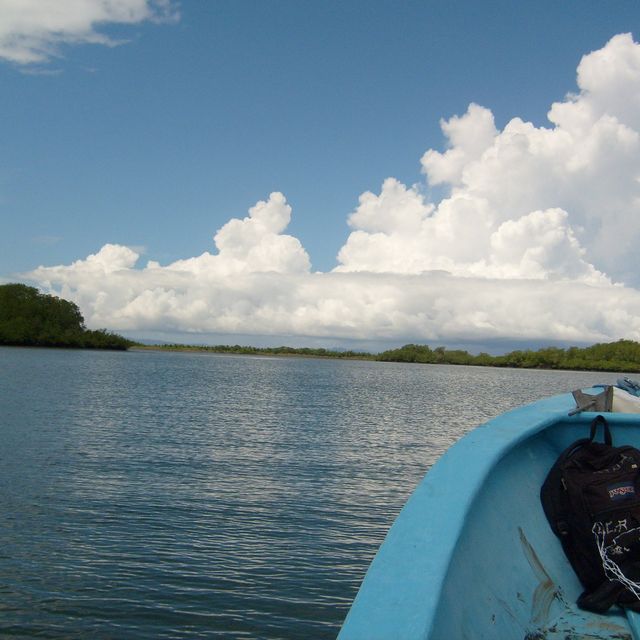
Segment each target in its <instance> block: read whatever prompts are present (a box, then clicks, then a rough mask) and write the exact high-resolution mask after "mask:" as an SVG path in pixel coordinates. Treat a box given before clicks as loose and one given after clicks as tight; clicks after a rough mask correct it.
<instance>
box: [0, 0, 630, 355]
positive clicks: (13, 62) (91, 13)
mask: <svg viewBox="0 0 640 640" xmlns="http://www.w3.org/2000/svg"><path fill="white" fill-rule="evenodd" d="M639 21H640V5H638V3H637V2H635V1H627V2H625V1H618V2H614V3H603V2H595V1H592V0H584V1H581V2H577V1H576V2H564V3H558V2H555V1H554V2H552V1H550V0H543V1H541V2H537V3H525V2H513V1H511V0H510V1H506V0H499V1H495V2H491V3H477V2H472V1H471V0H465V1H455V0H454V1H447V2H444V1H443V2H435V1H434V2H426V1H424V2H415V1H407V2H402V3H397V2H391V1H385V2H361V1H356V0H350V1H349V2H337V1H331V0H330V1H326V2H305V1H297V0H279V1H275V0H264V1H263V2H257V1H252V2H248V1H244V0H237V1H233V2H232V1H230V0H228V1H215V2H214V1H211V2H205V1H200V2H187V1H183V2H174V1H171V0H162V1H161V0H158V1H155V2H154V1H151V0H119V1H118V2H117V3H113V2H111V1H107V0H73V1H69V2H65V3H62V4H61V3H59V2H56V1H55V0H20V1H18V0H0V77H1V80H2V88H3V99H2V107H1V108H2V110H3V112H4V117H3V118H1V119H0V128H1V133H2V140H3V144H2V150H1V151H0V218H1V220H2V229H3V232H2V234H0V282H13V281H22V282H27V283H30V284H34V285H36V286H38V287H39V288H41V289H42V290H43V291H46V292H51V293H55V294H57V295H61V296H63V297H65V298H67V299H70V300H74V301H75V302H76V303H78V305H79V306H80V309H81V311H82V313H83V315H84V317H85V319H86V321H87V325H88V326H89V327H90V328H97V327H108V328H109V329H111V330H114V331H118V332H121V333H124V334H126V335H131V336H135V337H149V338H154V337H155V338H159V339H169V340H176V341H180V342H228V343H234V342H239V341H240V342H244V343H247V342H251V343H253V344H276V343H277V344H326V345H328V346H334V345H340V344H344V345H348V346H354V345H355V346H357V345H359V344H362V345H365V346H366V347H367V348H375V345H382V346H387V345H394V344H396V345H397V344H404V343H406V342H423V343H425V342H426V343H429V344H432V345H435V344H446V345H465V346H468V345H474V344H477V345H482V346H486V345H491V344H498V343H505V342H507V343H522V344H527V343H531V344H534V343H535V344H544V343H545V342H548V343H551V342H555V341H558V342H562V343H576V344H583V343H590V342H596V341H610V340H615V339H619V338H630V339H634V340H640V271H639V270H638V268H637V267H638V259H637V247H638V242H639V241H640V44H638V43H637V41H636V37H637V34H638V26H639Z"/></svg>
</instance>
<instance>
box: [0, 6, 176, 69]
mask: <svg viewBox="0 0 640 640" xmlns="http://www.w3.org/2000/svg"><path fill="white" fill-rule="evenodd" d="M177 15H178V14H177V10H176V9H175V6H174V4H173V2H172V1H171V0H0V58H3V59H5V60H8V61H10V62H14V63H16V64H19V65H31V64H34V63H44V62H47V61H48V60H49V59H50V58H51V57H52V56H56V55H58V52H59V48H60V45H62V44H102V45H109V46H113V45H115V44H117V42H115V41H114V40H112V39H111V38H109V37H108V36H106V35H104V34H103V33H100V32H99V31H97V28H98V27H100V26H104V25H106V24H136V23H139V22H143V21H146V20H154V21H157V20H169V19H176V18H177Z"/></svg>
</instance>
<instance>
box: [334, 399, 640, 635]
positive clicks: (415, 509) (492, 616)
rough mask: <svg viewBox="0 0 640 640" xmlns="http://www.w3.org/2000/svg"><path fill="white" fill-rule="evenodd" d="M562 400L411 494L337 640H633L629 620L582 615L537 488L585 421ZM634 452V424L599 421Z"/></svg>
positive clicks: (493, 428)
mask: <svg viewBox="0 0 640 640" xmlns="http://www.w3.org/2000/svg"><path fill="white" fill-rule="evenodd" d="M574 406H575V404H574V402H573V398H572V396H571V395H570V394H566V395H563V396H557V397H554V398H550V399H547V400H544V401H541V402H538V403H535V404H532V405H529V406H526V407H522V408H520V409H517V410H515V411H511V412H509V413H505V414H504V415H502V416H500V417H498V418H496V419H494V420H492V421H490V422H488V423H487V424H485V425H482V426H481V427H478V428H477V429H475V430H474V431H472V432H471V433H469V434H468V435H467V436H465V437H464V438H462V439H461V440H460V441H459V442H458V443H456V444H455V445H454V446H453V447H451V449H449V451H447V452H446V453H445V455H444V456H443V457H442V458H441V459H440V460H439V461H438V463H437V464H435V465H434V466H433V468H432V469H431V470H430V471H429V473H428V474H427V475H426V476H425V478H424V480H423V481H422V482H421V484H420V485H419V486H418V487H417V489H416V490H415V492H414V493H413V495H412V496H411V498H410V499H409V500H408V502H407V504H406V505H405V507H404V508H403V510H402V512H401V513H400V515H399V516H398V518H397V520H396V522H395V523H394V524H393V526H392V527H391V529H390V530H389V533H388V535H387V537H386V539H385V541H384V543H383V544H382V546H381V547H380V550H379V551H378V554H377V555H376V557H375V558H374V560H373V562H372V564H371V566H370V568H369V571H368V572H367V575H366V576H365V579H364V581H363V583H362V586H361V588H360V591H359V593H358V595H357V597H356V599H355V601H354V603H353V605H352V607H351V610H350V612H349V614H348V616H347V618H346V620H345V623H344V625H343V628H342V630H341V632H340V635H339V639H340V640H376V639H385V640H386V639H392V638H398V639H406V640H427V639H428V640H458V639H460V640H462V639H465V640H467V639H468V640H477V639H485V638H486V639H487V640H497V639H505V640H512V639H516V638H518V639H526V640H543V639H548V640H556V639H557V640H560V639H562V640H566V639H567V638H568V639H570V640H578V639H581V638H585V639H586V638H589V639H593V638H601V639H614V638H615V639H617V640H620V639H629V640H631V639H637V638H640V632H638V631H637V630H636V629H635V628H636V626H637V627H638V628H640V625H638V623H637V616H636V615H635V614H625V612H623V611H622V610H620V609H617V608H614V609H612V610H611V612H610V613H608V614H607V615H595V614H591V613H589V612H585V611H581V610H580V609H578V608H577V606H576V605H575V601H576V599H577V597H578V596H579V594H580V593H581V591H582V588H581V586H580V584H579V582H578V580H577V578H576V577H575V574H574V573H573V571H572V569H571V567H570V565H569V564H568V562H567V560H566V558H565V556H564V554H563V551H562V549H561V547H560V544H559V542H558V540H557V539H556V538H555V536H554V535H553V533H552V532H551V530H550V528H549V525H548V523H547V520H546V518H545V516H544V513H543V511H542V507H541V505H540V499H539V495H540V487H541V485H542V482H543V481H544V479H545V477H546V475H547V473H548V471H549V469H550V468H551V466H552V464H553V463H554V461H555V460H556V458H557V457H558V455H559V453H560V452H561V451H562V450H563V449H564V448H565V447H567V446H568V445H569V444H570V443H571V442H573V441H575V440H577V439H578V438H582V437H584V436H585V434H586V433H588V425H589V424H590V422H591V420H592V419H593V417H594V416H595V415H596V414H593V413H583V414H580V415H576V416H573V417H568V415H567V414H568V412H569V411H570V410H571V409H572V408H573V407H574ZM607 420H608V421H609V423H610V424H611V426H612V433H613V437H614V443H616V444H631V445H634V446H636V447H638V448H640V415H639V414H620V413H612V414H607Z"/></svg>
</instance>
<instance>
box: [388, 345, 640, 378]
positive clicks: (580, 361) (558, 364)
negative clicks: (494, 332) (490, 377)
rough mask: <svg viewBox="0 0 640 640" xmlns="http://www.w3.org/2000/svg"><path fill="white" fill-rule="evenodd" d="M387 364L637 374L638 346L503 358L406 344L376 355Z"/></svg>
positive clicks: (552, 349) (551, 350)
mask: <svg viewBox="0 0 640 640" xmlns="http://www.w3.org/2000/svg"><path fill="white" fill-rule="evenodd" d="M377 359H378V360H383V361H386V362H424V363H431V364H471V365H479V366H485V367H515V368H520V369H571V370H585V371H620V372H629V373H630V372H640V344H639V343H637V342H633V341H632V340H618V342H612V343H609V344H595V345H593V346H591V347H585V348H579V347H570V348H568V349H561V348H558V347H547V348H545V349H538V350H537V351H530V350H526V351H511V352H510V353H506V354H505V355H503V356H490V355H489V354H488V353H481V354H479V355H477V356H473V355H471V354H469V353H467V352H466V351H460V350H448V349H445V348H444V347H438V348H436V349H430V348H429V347H427V346H423V345H417V344H407V345H405V346H404V347H401V348H400V349H392V350H390V351H384V352H383V353H380V354H379V355H378V356H377Z"/></svg>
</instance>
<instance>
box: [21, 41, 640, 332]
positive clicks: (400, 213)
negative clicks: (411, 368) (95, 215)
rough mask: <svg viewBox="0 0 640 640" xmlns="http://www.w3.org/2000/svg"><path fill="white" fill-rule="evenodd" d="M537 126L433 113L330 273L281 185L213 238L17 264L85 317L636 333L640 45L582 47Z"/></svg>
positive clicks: (639, 319)
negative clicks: (431, 191) (291, 229)
mask: <svg viewBox="0 0 640 640" xmlns="http://www.w3.org/2000/svg"><path fill="white" fill-rule="evenodd" d="M577 85H578V92H577V93H573V94H569V95H567V96H566V97H565V99H564V100H563V101H561V102H557V103H555V104H553V105H552V106H551V108H550V110H549V113H548V120H549V126H548V127H536V126H534V125H533V124H532V123H529V122H524V121H522V120H521V119H520V118H513V119H512V120H511V121H510V122H509V123H508V124H507V125H506V126H505V127H504V128H503V129H502V130H499V129H497V128H496V124H495V122H494V118H493V114H492V113H491V111H490V110H489V109H487V108H485V107H482V106H479V105H476V104H471V105H469V107H468V109H467V111H466V112H465V113H464V114H462V115H456V116H453V117H451V118H449V119H448V120H443V121H442V122H441V127H442V131H443V134H444V136H445V139H446V141H447V147H446V149H445V150H444V151H438V150H434V149H429V150H427V151H426V153H425V154H424V155H423V157H422V159H421V165H422V170H423V173H424V175H425V179H426V183H427V184H428V185H431V186H438V187H440V189H441V190H442V192H443V193H444V196H443V197H442V198H441V199H440V200H439V201H435V202H434V201H430V200H429V198H428V196H427V193H428V190H427V189H426V188H425V187H426V185H420V184H418V185H404V184H402V183H401V182H399V181H398V180H396V179H395V178H392V177H390V178H388V179H387V180H385V181H384V183H383V185H382V187H381V189H380V192H379V193H377V194H376V193H370V192H367V193H364V194H362V195H361V196H360V198H359V202H358V206H357V207H356V209H355V210H354V211H353V212H352V213H351V214H350V216H349V219H348V221H349V225H350V226H351V229H352V231H351V233H350V235H349V236H348V238H347V239H346V241H345V243H344V245H343V247H342V248H341V250H340V252H339V254H338V256H337V265H336V267H335V269H334V270H333V271H331V272H328V273H317V272H313V271H312V270H311V261H310V258H309V256H308V254H307V253H306V251H305V249H304V248H303V246H302V245H301V243H300V242H299V240H297V239H296V238H294V237H292V236H290V235H287V234H286V233H285V231H286V228H287V225H288V223H289V221H290V217H291V207H290V206H289V205H288V204H287V202H286V199H285V196H284V195H283V194H281V193H272V194H271V195H270V196H269V198H268V200H267V201H264V202H259V203H258V204H256V205H255V206H254V207H252V208H251V209H250V210H249V215H248V216H247V217H245V218H244V219H232V220H230V221H229V222H228V223H227V224H225V225H224V226H223V227H222V228H221V229H219V230H218V232H217V233H216V235H215V236H214V243H215V247H216V252H215V253H210V252H205V253H203V254H202V255H200V256H198V257H194V258H189V259H186V260H179V261H177V262H174V263H172V264H168V265H165V266H162V265H160V264H159V263H157V262H149V263H148V264H147V265H146V266H142V267H140V266H138V261H139V259H140V256H139V254H138V253H136V252H135V251H134V250H132V249H130V248H127V247H124V246H118V245H111V244H107V245H105V246H104V247H102V249H100V251H98V252H97V253H96V254H94V255H90V256H88V257H87V258H85V259H83V260H78V261H76V262H74V263H73V264H71V265H61V266H53V267H45V266H42V267H39V268H38V269H35V270H34V271H32V272H30V273H29V274H26V276H27V277H28V278H30V279H31V280H33V281H35V282H37V283H39V284H40V285H41V286H43V287H45V288H47V289H48V290H50V291H54V292H57V293H59V294H60V295H63V296H65V297H68V298H70V299H73V300H75V301H76V302H77V303H78V304H79V305H80V307H81V309H82V311H83V313H84V314H85V317H86V318H87V322H88V324H89V325H90V326H107V327H109V328H112V329H114V330H121V331H126V330H129V331H138V332H140V331H142V332H144V331H156V330H157V331H165V332H166V331H180V332H185V331H186V332H194V333H217V334H219V333H230V334H234V333H238V334H254V335H268V336H282V337H286V336H308V337H320V338H322V337H326V338H341V339H347V340H355V339H368V340H376V339H377V340H387V341H388V340H398V341H402V340H424V341H429V342H433V341H442V342H447V341H449V342H451V341H454V340H461V339H464V340H478V341H482V340H490V339H499V338H500V339H503V338H511V339H528V340H563V341H573V342H593V341H602V340H612V339H617V338H621V337H626V338H631V339H636V340H640V291H639V290H638V288H637V287H638V286H639V285H640V277H639V275H638V273H637V272H636V268H635V267H636V265H637V258H636V255H637V247H638V243H639V242H640V45H638V44H637V43H635V42H634V41H633V39H632V37H631V36H630V35H629V34H622V35H618V36H615V37H614V38H612V39H611V40H610V41H609V42H608V43H607V44H606V45H605V46H604V47H603V48H602V49H600V50H598V51H595V52H592V53H590V54H588V55H586V56H584V57H583V59H582V61H581V62H580V65H579V66H578V69H577Z"/></svg>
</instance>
